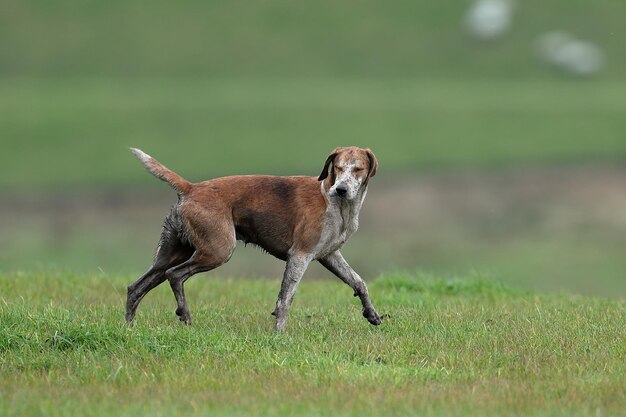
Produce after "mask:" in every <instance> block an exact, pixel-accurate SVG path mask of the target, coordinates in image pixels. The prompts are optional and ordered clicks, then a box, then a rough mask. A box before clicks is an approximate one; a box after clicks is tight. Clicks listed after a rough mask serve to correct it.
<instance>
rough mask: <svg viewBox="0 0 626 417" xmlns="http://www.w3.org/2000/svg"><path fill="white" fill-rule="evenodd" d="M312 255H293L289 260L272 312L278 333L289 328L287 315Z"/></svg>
mask: <svg viewBox="0 0 626 417" xmlns="http://www.w3.org/2000/svg"><path fill="white" fill-rule="evenodd" d="M311 259H312V256H311V255H308V254H307V255H292V256H290V257H289V258H288V259H287V265H286V266H285V273H284V274H283V281H282V283H281V285H280V292H279V293H278V300H276V308H275V309H274V311H273V312H272V314H273V315H274V316H276V325H275V327H274V328H275V329H276V331H280V332H282V331H284V330H285V327H286V326H287V313H288V312H289V307H290V306H291V301H292V300H293V296H294V294H295V293H296V289H297V288H298V284H299V283H300V280H301V279H302V275H304V271H306V269H307V267H308V266H309V263H311Z"/></svg>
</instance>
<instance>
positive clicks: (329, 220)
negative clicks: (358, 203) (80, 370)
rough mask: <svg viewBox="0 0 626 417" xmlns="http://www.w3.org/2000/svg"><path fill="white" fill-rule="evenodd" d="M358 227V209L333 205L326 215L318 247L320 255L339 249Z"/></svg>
mask: <svg viewBox="0 0 626 417" xmlns="http://www.w3.org/2000/svg"><path fill="white" fill-rule="evenodd" d="M358 228H359V213H358V210H355V208H354V207H339V206H337V207H331V208H330V209H329V210H328V211H327V212H326V214H325V215H324V227H323V228H322V236H321V239H320V242H319V244H318V247H317V253H318V257H324V256H326V255H328V254H330V253H333V252H335V251H337V250H339V249H340V248H341V247H342V246H343V244H344V243H345V242H346V241H347V240H348V238H349V237H350V236H351V235H352V233H354V232H355V231H356V230H357V229H358Z"/></svg>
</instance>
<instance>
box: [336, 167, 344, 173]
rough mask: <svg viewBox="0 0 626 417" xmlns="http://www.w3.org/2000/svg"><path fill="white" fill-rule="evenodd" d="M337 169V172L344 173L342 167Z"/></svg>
mask: <svg viewBox="0 0 626 417" xmlns="http://www.w3.org/2000/svg"><path fill="white" fill-rule="evenodd" d="M335 169H336V170H337V172H343V168H342V167H335Z"/></svg>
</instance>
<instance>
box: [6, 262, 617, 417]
mask: <svg viewBox="0 0 626 417" xmlns="http://www.w3.org/2000/svg"><path fill="white" fill-rule="evenodd" d="M133 278H134V277H130V276H104V275H90V276H81V275H74V274H64V273H41V274H33V273H30V274H29V273H20V274H3V275H1V276H0V294H2V296H1V298H0V414H2V415H3V416H12V415H16V416H17V415H39V416H60V415H70V414H76V413H80V415H85V416H105V415H116V416H131V415H138V414H139V415H141V414H144V415H157V416H161V415H162V416H166V415H167V416H172V415H185V416H196V415H197V416H200V415H208V414H219V415H241V416H243V415H250V414H254V415H268V416H271V415H338V416H344V415H345V416H357V415H381V416H386V415H389V416H392V415H394V416H397V415H430V416H439V415H464V416H465V415H467V416H484V415H499V416H513V415H534V416H543V415H551V416H587V415H611V416H618V415H625V410H626V394H625V393H626V378H625V377H624V375H626V362H624V357H625V355H626V344H625V343H624V314H625V313H626V304H625V303H624V301H615V300H611V301H610V300H607V299H601V298H586V297H579V296H572V295H566V294H537V293H532V292H524V291H518V290H515V289H512V288H509V287H507V286H504V285H501V284H498V283H496V282H491V281H485V280H484V279H481V278H480V277H470V278H467V279H460V280H439V279H434V278H431V277H427V276H418V277H415V276H408V275H403V274H396V275H390V276H385V277H381V278H380V279H378V280H375V281H373V282H371V283H370V290H371V291H370V292H371V295H372V298H373V300H374V302H375V304H376V305H377V306H378V308H379V310H380V311H381V312H385V313H388V314H390V315H391V318H389V319H388V320H387V321H386V322H385V323H384V324H383V325H382V326H380V327H373V326H371V325H369V324H368V323H367V322H366V321H365V320H364V319H363V318H362V317H360V311H359V306H358V302H357V300H356V299H353V298H352V294H351V291H350V290H349V288H348V287H346V286H345V285H343V284H342V283H340V282H338V281H312V282H311V281H309V282H306V281H305V282H303V283H302V285H301V287H300V289H299V292H298V294H297V296H296V299H295V302H294V305H293V308H292V311H291V314H290V321H289V324H288V331H287V333H285V334H275V333H274V332H273V331H272V317H271V316H270V315H269V312H270V311H271V310H272V307H273V303H274V301H275V299H274V298H275V295H276V293H277V290H278V282H277V281H267V280H236V279H235V280H233V279H231V280H221V279H200V278H198V279H194V280H191V281H190V282H189V283H188V285H187V289H188V290H187V293H188V296H189V298H190V305H191V308H192V314H193V315H194V320H195V323H194V325H192V326H191V327H185V326H183V325H182V324H180V323H178V321H177V319H176V317H175V315H174V306H175V303H174V300H173V296H172V295H171V294H170V291H169V288H165V287H159V288H157V289H156V290H155V291H154V292H153V293H151V294H150V295H148V296H147V297H146V299H145V300H144V302H143V304H142V305H141V307H140V312H139V314H138V317H137V321H136V325H135V326H132V327H129V326H127V325H126V324H125V323H124V322H123V305H124V301H125V286H126V285H127V284H128V283H129V282H130V281H132V280H133Z"/></svg>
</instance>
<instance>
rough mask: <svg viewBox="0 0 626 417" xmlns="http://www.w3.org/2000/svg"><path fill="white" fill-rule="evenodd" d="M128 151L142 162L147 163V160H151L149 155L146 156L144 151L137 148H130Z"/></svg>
mask: <svg viewBox="0 0 626 417" xmlns="http://www.w3.org/2000/svg"><path fill="white" fill-rule="evenodd" d="M130 151H131V152H132V153H133V154H135V156H136V157H137V158H139V159H141V161H142V162H144V163H145V162H148V161H149V160H151V159H152V157H151V156H150V155H148V154H147V153H145V152H144V151H142V150H141V149H137V148H130Z"/></svg>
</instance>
